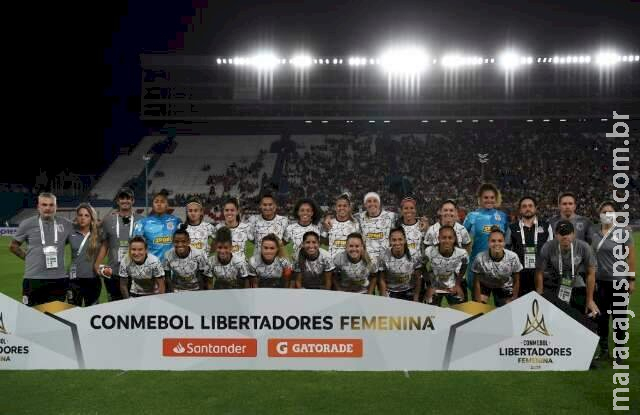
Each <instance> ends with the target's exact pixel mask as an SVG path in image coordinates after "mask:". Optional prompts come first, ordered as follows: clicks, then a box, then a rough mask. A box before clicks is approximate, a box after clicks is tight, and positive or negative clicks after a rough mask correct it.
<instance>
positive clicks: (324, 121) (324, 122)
mask: <svg viewBox="0 0 640 415" xmlns="http://www.w3.org/2000/svg"><path fill="white" fill-rule="evenodd" d="M321 122H322V123H323V124H326V123H328V122H329V121H327V120H322V121H321Z"/></svg>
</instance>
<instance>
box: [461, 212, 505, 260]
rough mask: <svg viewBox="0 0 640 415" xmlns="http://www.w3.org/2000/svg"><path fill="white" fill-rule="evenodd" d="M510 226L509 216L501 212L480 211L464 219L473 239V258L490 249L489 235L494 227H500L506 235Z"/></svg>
mask: <svg viewBox="0 0 640 415" xmlns="http://www.w3.org/2000/svg"><path fill="white" fill-rule="evenodd" d="M508 224H509V219H508V218H507V214H506V213H504V212H502V211H501V210H497V209H478V210H474V211H473V212H471V213H469V214H468V215H467V217H466V218H465V219H464V227H465V228H466V229H467V232H469V235H471V237H472V238H473V247H472V249H471V258H473V257H475V256H476V255H478V254H479V253H480V252H482V251H486V250H487V249H489V233H490V232H491V227H492V226H494V225H498V226H500V229H501V230H502V232H505V233H506V232H507V225H508ZM469 268H471V267H469Z"/></svg>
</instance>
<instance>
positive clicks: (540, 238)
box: [506, 196, 553, 297]
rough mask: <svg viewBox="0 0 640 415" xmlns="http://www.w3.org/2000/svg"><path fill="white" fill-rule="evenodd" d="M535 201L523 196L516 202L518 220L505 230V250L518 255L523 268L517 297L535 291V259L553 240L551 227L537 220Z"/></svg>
mask: <svg viewBox="0 0 640 415" xmlns="http://www.w3.org/2000/svg"><path fill="white" fill-rule="evenodd" d="M537 205H538V203H537V202H536V200H535V199H534V198H533V197H531V196H524V197H523V198H521V199H520V201H519V202H518V211H519V214H520V219H519V220H518V221H517V222H515V223H511V224H510V225H509V227H508V228H507V241H506V245H507V249H509V250H510V251H513V252H515V253H516V254H518V258H520V263H521V264H522V266H523V267H524V268H523V269H522V271H520V292H519V294H518V297H522V296H523V295H525V294H528V293H530V292H531V291H534V290H535V289H536V287H535V273H536V258H537V257H538V256H539V255H540V250H541V249H542V246H543V245H544V244H545V242H547V241H550V240H552V239H553V231H552V229H551V225H549V224H548V223H547V222H546V221H544V220H540V219H538V216H537Z"/></svg>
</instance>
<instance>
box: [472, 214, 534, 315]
mask: <svg viewBox="0 0 640 415" xmlns="http://www.w3.org/2000/svg"><path fill="white" fill-rule="evenodd" d="M472 271H473V273H474V275H475V279H474V281H473V297H474V300H475V301H479V302H482V303H486V302H487V301H488V299H489V296H490V295H491V294H492V293H493V302H494V304H495V305H496V306H497V307H502V306H503V305H505V304H508V303H510V302H511V301H513V300H515V299H516V298H518V291H519V289H520V271H522V264H521V263H520V259H519V258H518V255H517V254H516V253H515V252H513V251H509V250H508V249H504V232H503V231H502V230H501V229H500V228H499V227H498V226H493V227H492V228H491V232H490V233H489V250H488V251H484V252H481V253H480V254H479V255H478V256H477V257H476V259H475V260H474V262H473V269H472Z"/></svg>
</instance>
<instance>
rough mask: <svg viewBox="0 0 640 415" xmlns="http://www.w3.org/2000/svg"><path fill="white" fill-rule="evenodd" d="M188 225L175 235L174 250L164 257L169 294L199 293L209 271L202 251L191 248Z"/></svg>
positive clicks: (181, 226)
mask: <svg viewBox="0 0 640 415" xmlns="http://www.w3.org/2000/svg"><path fill="white" fill-rule="evenodd" d="M187 226H188V225H186V224H182V225H180V228H179V229H178V230H177V231H176V233H174V234H173V248H171V249H170V250H169V251H167V253H166V254H165V255H164V259H163V260H162V266H163V268H164V270H165V276H166V278H165V282H166V284H167V292H179V291H197V290H200V289H203V288H204V284H205V282H204V281H205V274H207V271H208V269H209V265H208V264H207V258H205V256H204V254H203V253H202V252H205V250H204V249H203V250H202V251H198V250H196V249H194V248H192V247H191V237H190V236H189V232H188V230H187Z"/></svg>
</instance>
